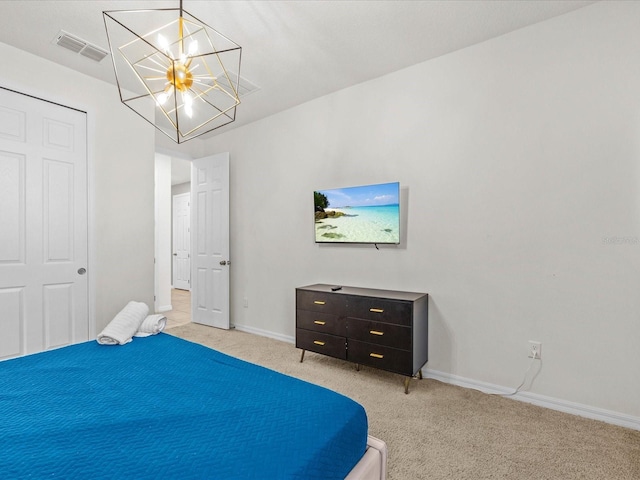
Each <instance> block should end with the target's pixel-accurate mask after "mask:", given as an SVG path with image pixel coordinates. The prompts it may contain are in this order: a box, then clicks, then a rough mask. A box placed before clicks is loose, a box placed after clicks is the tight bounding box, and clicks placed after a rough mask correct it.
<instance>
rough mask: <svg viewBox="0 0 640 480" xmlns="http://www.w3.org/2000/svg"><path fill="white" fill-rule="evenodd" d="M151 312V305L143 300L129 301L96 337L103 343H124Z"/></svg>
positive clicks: (128, 340) (129, 339) (127, 341)
mask: <svg viewBox="0 0 640 480" xmlns="http://www.w3.org/2000/svg"><path fill="white" fill-rule="evenodd" d="M148 313H149V307H148V306H147V304H146V303H142V302H133V301H131V302H129V303H127V305H126V306H125V307H124V308H123V309H122V310H121V311H120V312H119V313H118V314H117V315H116V316H115V317H113V320H111V321H110V322H109V324H108V325H107V326H106V327H105V329H104V330H103V331H102V332H101V333H100V334H99V335H98V338H97V339H96V340H97V341H98V343H99V344H101V345H124V344H125V343H129V342H130V341H131V338H132V337H133V335H134V334H135V333H136V332H137V331H138V328H139V327H140V325H141V324H142V322H143V321H144V319H145V318H146V316H147V314H148Z"/></svg>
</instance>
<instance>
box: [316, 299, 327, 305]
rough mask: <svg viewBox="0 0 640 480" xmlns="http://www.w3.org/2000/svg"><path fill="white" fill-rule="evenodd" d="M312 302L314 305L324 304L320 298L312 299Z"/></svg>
mask: <svg viewBox="0 0 640 480" xmlns="http://www.w3.org/2000/svg"><path fill="white" fill-rule="evenodd" d="M313 303H315V304H316V305H324V303H325V302H323V301H322V300H314V301H313Z"/></svg>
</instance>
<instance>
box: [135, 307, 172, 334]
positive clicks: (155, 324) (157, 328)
mask: <svg viewBox="0 0 640 480" xmlns="http://www.w3.org/2000/svg"><path fill="white" fill-rule="evenodd" d="M166 325H167V317H165V316H164V315H162V314H159V313H157V314H154V315H149V316H147V318H145V319H144V320H143V321H142V324H140V327H139V328H138V331H137V332H136V334H135V335H134V337H148V336H149V335H155V334H157V333H160V332H161V331H162V330H164V327H165V326H166Z"/></svg>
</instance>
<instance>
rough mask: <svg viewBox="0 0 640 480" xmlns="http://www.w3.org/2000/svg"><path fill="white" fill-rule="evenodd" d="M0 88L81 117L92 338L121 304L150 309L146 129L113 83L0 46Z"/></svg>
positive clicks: (149, 138) (149, 137)
mask: <svg viewBox="0 0 640 480" xmlns="http://www.w3.org/2000/svg"><path fill="white" fill-rule="evenodd" d="M0 56H1V57H2V59H3V61H4V62H5V64H6V65H11V68H3V69H2V70H0V84H1V85H2V86H4V87H7V88H11V89H14V90H18V91H20V92H23V93H27V94H30V95H34V96H36V97H40V98H43V99H46V100H49V101H53V102H57V103H60V104H63V105H67V106H70V107H74V108H77V109H80V110H84V111H86V112H87V119H88V150H89V189H90V190H89V195H90V205H89V224H90V225H89V259H90V261H89V268H88V274H89V275H90V277H89V282H90V288H91V293H90V295H91V296H92V297H93V298H92V307H91V312H90V314H91V317H92V321H93V322H92V323H93V324H92V325H91V329H92V332H91V333H92V334H95V333H99V332H100V331H101V330H102V328H103V327H104V326H105V325H106V324H107V323H108V322H109V321H110V320H111V319H112V318H113V316H114V315H115V314H116V313H118V311H119V310H121V309H122V308H123V307H124V306H125V305H126V304H127V302H128V301H130V300H138V301H142V302H145V303H147V304H148V305H149V306H150V308H152V305H153V159H154V134H153V127H151V126H149V125H146V123H145V122H144V121H142V120H141V119H140V118H139V117H138V116H137V115H136V114H134V113H133V112H131V111H130V110H129V109H128V108H127V107H125V106H124V105H122V104H121V103H120V101H119V98H118V92H117V89H116V87H115V86H113V85H109V84H107V83H105V82H101V81H98V80H95V79H93V78H91V77H87V76H85V75H81V74H79V73H77V72H75V71H73V70H70V69H67V68H65V67H61V66H59V65H56V64H54V63H52V62H49V61H47V60H44V59H42V58H40V57H36V56H34V55H31V54H29V53H27V52H23V51H20V50H18V49H15V48H13V47H10V46H8V45H5V44H2V43H0Z"/></svg>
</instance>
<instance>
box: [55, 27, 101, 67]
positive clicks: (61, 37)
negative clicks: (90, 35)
mask: <svg viewBox="0 0 640 480" xmlns="http://www.w3.org/2000/svg"><path fill="white" fill-rule="evenodd" d="M53 43H55V44H56V45H60V46H61V47H64V48H66V49H68V50H71V51H72V52H74V53H79V54H80V55H82V56H84V57H87V58H90V59H91V60H95V61H96V62H99V61H100V60H102V59H103V58H104V57H106V56H107V55H109V52H108V51H106V50H104V49H102V48H100V47H97V46H96V45H93V44H91V43H89V42H87V41H86V40H83V39H81V38H78V37H76V36H75V35H71V34H70V33H67V32H65V31H64V30H60V31H59V32H58V34H57V35H56V38H54V40H53Z"/></svg>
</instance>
